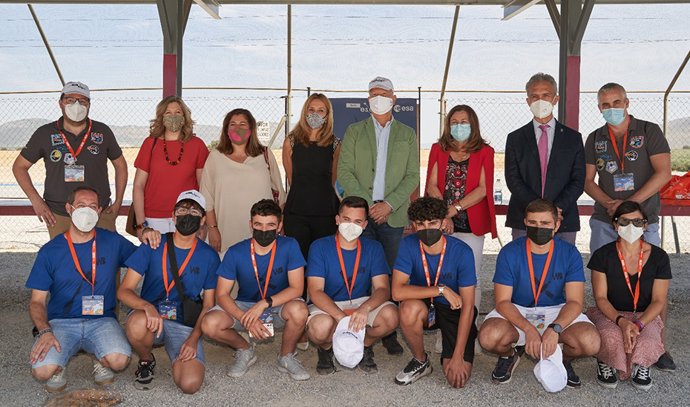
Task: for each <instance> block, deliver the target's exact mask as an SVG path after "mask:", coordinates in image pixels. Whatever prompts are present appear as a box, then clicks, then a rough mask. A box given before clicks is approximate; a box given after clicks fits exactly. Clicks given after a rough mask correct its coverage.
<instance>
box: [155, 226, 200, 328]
mask: <svg viewBox="0 0 690 407" xmlns="http://www.w3.org/2000/svg"><path fill="white" fill-rule="evenodd" d="M166 237H167V239H166V240H167V241H166V242H165V246H164V247H163V258H162V259H161V261H162V266H163V267H162V268H163V286H164V287H165V300H164V301H161V302H159V303H158V313H159V314H160V315H161V317H162V318H165V319H168V320H171V321H177V309H178V306H179V304H178V302H177V301H170V300H169V296H170V291H171V290H172V288H173V286H175V287H176V288H177V294H178V295H179V297H180V300H181V301H182V310H183V317H184V319H183V321H182V323H183V324H184V325H186V326H188V327H192V328H193V327H194V326H195V325H196V321H197V320H198V319H199V315H200V314H201V310H202V309H203V303H202V302H201V301H198V300H195V299H192V298H189V297H188V296H187V295H185V293H184V284H183V283H182V279H181V278H180V276H181V275H182V273H183V272H184V270H185V269H186V268H187V264H189V261H190V260H191V258H192V255H193V254H194V251H195V250H196V244H197V242H198V240H197V239H194V243H192V247H191V248H190V249H189V253H187V257H186V258H185V259H184V262H183V263H182V267H180V268H179V270H178V268H177V258H176V257H175V243H174V241H173V234H172V233H168V234H167V235H166ZM166 260H169V261H170V274H172V276H173V281H172V282H170V285H168V267H167V263H166Z"/></svg>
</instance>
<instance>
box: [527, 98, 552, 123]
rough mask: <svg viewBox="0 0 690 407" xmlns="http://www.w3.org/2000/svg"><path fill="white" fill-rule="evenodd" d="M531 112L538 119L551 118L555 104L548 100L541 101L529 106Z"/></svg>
mask: <svg viewBox="0 0 690 407" xmlns="http://www.w3.org/2000/svg"><path fill="white" fill-rule="evenodd" d="M529 110H531V111H532V114H533V115H534V117H536V118H537V119H543V118H545V117H549V115H551V113H552V112H553V103H551V102H549V101H548V100H541V99H539V100H537V101H535V102H533V103H532V104H531V105H529Z"/></svg>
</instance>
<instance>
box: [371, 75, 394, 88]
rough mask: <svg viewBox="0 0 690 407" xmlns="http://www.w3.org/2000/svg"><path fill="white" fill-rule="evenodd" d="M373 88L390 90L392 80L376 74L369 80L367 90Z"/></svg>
mask: <svg viewBox="0 0 690 407" xmlns="http://www.w3.org/2000/svg"><path fill="white" fill-rule="evenodd" d="M374 88H378V89H385V90H390V91H392V90H393V82H391V80H390V79H388V78H384V77H383V76H377V77H376V78H374V79H372V80H371V82H369V90H372V89H374Z"/></svg>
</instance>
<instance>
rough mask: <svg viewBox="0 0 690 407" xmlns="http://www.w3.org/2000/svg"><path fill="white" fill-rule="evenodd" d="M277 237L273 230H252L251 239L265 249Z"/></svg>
mask: <svg viewBox="0 0 690 407" xmlns="http://www.w3.org/2000/svg"><path fill="white" fill-rule="evenodd" d="M277 236H278V230H277V229H273V230H259V229H253V232H252V237H253V238H254V240H256V243H258V244H259V245H261V246H263V247H266V246H268V245H269V244H271V243H273V241H274V240H276V237H277Z"/></svg>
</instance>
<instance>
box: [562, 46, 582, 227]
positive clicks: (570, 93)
mask: <svg viewBox="0 0 690 407" xmlns="http://www.w3.org/2000/svg"><path fill="white" fill-rule="evenodd" d="M566 64H567V68H566V69H567V72H568V76H567V77H566V95H567V98H568V100H567V101H566V104H565V109H566V111H567V112H568V113H567V114H566V116H565V125H566V126H567V127H570V128H571V129H575V130H578V129H579V128H580V56H579V55H570V56H568V60H567V62H566ZM580 214H582V212H580Z"/></svg>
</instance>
